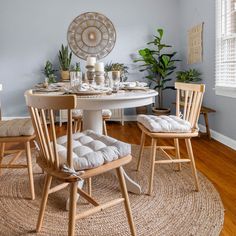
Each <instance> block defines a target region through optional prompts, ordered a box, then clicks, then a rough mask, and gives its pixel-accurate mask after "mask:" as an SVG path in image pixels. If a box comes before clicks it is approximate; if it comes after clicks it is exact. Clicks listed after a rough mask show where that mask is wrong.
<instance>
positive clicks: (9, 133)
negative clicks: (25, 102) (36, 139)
mask: <svg viewBox="0 0 236 236" xmlns="http://www.w3.org/2000/svg"><path fill="white" fill-rule="evenodd" d="M33 134H34V128H33V125H32V122H31V119H13V120H2V121H0V137H17V136H30V135H33Z"/></svg>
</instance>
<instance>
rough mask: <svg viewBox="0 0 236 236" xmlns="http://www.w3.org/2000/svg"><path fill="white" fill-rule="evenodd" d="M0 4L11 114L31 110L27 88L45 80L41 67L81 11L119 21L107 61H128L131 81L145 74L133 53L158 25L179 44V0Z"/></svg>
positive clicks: (1, 79)
mask: <svg viewBox="0 0 236 236" xmlns="http://www.w3.org/2000/svg"><path fill="white" fill-rule="evenodd" d="M0 6H1V7H0V32H1V37H0V40H1V41H0V42H1V43H0V83H2V84H3V89H4V90H3V92H2V104H3V116H7V117H9V116H24V115H27V110H26V107H25V105H24V104H25V102H24V97H23V93H24V91H25V90H26V89H28V88H31V87H32V86H33V85H34V84H36V83H37V82H42V81H43V80H44V76H43V75H42V73H41V70H42V68H43V65H44V63H45V61H46V60H47V59H50V60H52V61H53V62H54V63H57V51H58V49H59V47H60V45H61V43H66V32H67V28H68V26H69V24H70V22H71V21H72V20H73V19H74V18H75V17H76V16H78V15H80V14H81V13H84V12H87V11H97V12H100V13H103V14H105V15H106V16H107V17H108V18H110V19H111V21H112V22H113V23H114V25H115V28H116V30H117V42H116V45H115V48H114V50H113V51H112V53H111V54H109V56H108V57H106V58H105V59H104V61H105V62H106V61H111V60H112V61H113V62H115V61H118V62H124V63H127V64H129V65H130V66H131V67H132V70H131V74H130V79H131V80H140V79H141V78H142V75H140V74H139V73H137V71H138V70H137V69H135V68H134V66H133V65H132V64H133V63H132V60H131V55H132V54H133V53H136V52H137V51H138V49H140V48H142V47H144V46H145V44H146V42H148V41H149V40H150V38H151V37H152V34H154V33H155V29H156V28H158V27H163V28H164V29H165V32H166V37H165V39H166V41H167V43H169V44H172V45H174V49H175V50H178V48H179V42H180V40H179V20H178V18H179V9H178V7H179V5H178V0H149V1H145V0H135V1H133V0H121V1H110V0H99V1H94V0H87V1H82V0H80V1H79V0H70V1H65V0H64V1H63V0H50V1H48V0H41V1H37V0H18V1H14V0H7V1H6V0H0ZM135 66H136V65H135ZM169 93H170V94H171V92H169ZM167 98H168V92H167ZM167 100H168V99H167ZM169 100H171V99H169ZM130 114H131V113H130Z"/></svg>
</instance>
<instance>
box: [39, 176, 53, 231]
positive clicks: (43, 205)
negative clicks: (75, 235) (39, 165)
mask: <svg viewBox="0 0 236 236" xmlns="http://www.w3.org/2000/svg"><path fill="white" fill-rule="evenodd" d="M51 182H52V176H51V175H48V174H47V175H46V176H45V182H44V186H43V196H42V200H41V205H40V211H39V216H38V222H37V226H36V232H39V231H40V230H41V227H42V223H43V217H44V212H45V208H46V204H47V200H48V191H49V189H50V186H51Z"/></svg>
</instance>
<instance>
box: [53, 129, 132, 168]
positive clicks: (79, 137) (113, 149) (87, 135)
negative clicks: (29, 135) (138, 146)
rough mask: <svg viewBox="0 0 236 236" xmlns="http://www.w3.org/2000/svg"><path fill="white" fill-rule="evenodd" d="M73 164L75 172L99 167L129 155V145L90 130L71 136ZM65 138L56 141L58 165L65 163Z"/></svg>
mask: <svg viewBox="0 0 236 236" xmlns="http://www.w3.org/2000/svg"><path fill="white" fill-rule="evenodd" d="M72 139H73V141H72V145H73V154H72V155H73V164H74V169H75V170H76V171H79V170H87V169H92V168H96V167H99V166H101V165H103V164H106V163H108V162H112V161H114V160H117V159H120V158H122V157H125V156H127V155H130V154H131V145H130V144H127V143H124V142H121V141H118V140H116V139H114V138H111V137H109V136H105V135H100V134H97V133H95V132H94V131H92V130H86V131H84V132H82V133H75V134H73V136H72ZM66 147H67V136H66V135H65V136H62V137H60V138H58V139H57V148H58V156H59V159H60V165H62V164H65V163H66V158H67V148H66Z"/></svg>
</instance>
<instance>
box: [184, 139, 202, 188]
mask: <svg viewBox="0 0 236 236" xmlns="http://www.w3.org/2000/svg"><path fill="white" fill-rule="evenodd" d="M185 143H186V147H187V151H188V156H189V159H190V160H191V162H190V164H191V169H192V173H193V177H194V182H195V187H196V191H197V192H198V191H199V182H198V176H197V169H196V165H195V161H194V156H193V149H192V144H191V140H190V138H188V139H185Z"/></svg>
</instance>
